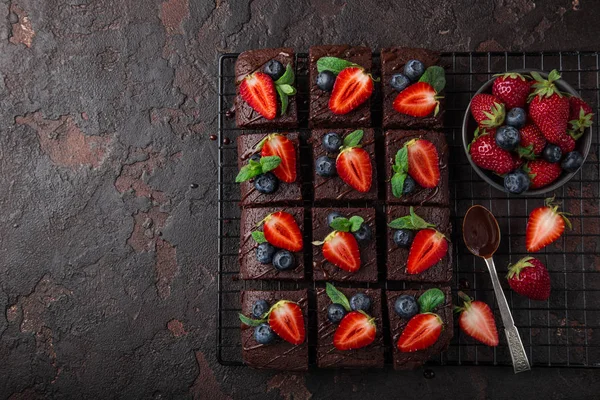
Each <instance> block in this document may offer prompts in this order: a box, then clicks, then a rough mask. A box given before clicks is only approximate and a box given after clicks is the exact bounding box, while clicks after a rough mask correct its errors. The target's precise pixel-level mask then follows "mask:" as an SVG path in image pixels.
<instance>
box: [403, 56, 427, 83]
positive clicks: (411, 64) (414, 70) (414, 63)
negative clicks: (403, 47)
mask: <svg viewBox="0 0 600 400" xmlns="http://www.w3.org/2000/svg"><path fill="white" fill-rule="evenodd" d="M423 72H425V66H424V65H423V63H422V62H421V61H419V60H409V61H408V62H407V63H406V64H405V65H404V75H406V77H407V78H408V79H410V80H411V81H413V82H415V81H418V80H419V78H420V77H421V75H423Z"/></svg>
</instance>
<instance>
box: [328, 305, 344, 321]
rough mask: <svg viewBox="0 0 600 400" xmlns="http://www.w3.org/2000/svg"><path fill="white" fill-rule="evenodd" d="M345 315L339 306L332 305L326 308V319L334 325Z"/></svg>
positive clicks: (342, 308) (342, 307)
mask: <svg viewBox="0 0 600 400" xmlns="http://www.w3.org/2000/svg"><path fill="white" fill-rule="evenodd" d="M344 315H346V309H345V308H344V306H342V305H341V304H337V303H333V304H330V305H329V307H327V318H328V319H329V320H330V321H331V322H333V323H334V324H337V323H339V322H340V321H341V320H342V318H344Z"/></svg>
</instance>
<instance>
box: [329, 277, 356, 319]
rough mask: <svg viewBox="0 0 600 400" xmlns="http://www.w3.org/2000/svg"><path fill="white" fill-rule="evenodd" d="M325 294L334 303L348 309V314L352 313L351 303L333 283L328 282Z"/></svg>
mask: <svg viewBox="0 0 600 400" xmlns="http://www.w3.org/2000/svg"><path fill="white" fill-rule="evenodd" d="M325 292H326V293H327V296H329V299H331V302H332V303H335V304H341V305H342V307H344V308H345V309H346V311H347V312H350V311H352V309H351V308H350V302H349V301H348V298H347V297H346V295H345V294H344V293H342V292H340V291H339V290H337V289H336V288H335V286H333V285H332V284H331V283H329V282H327V283H326V285H325Z"/></svg>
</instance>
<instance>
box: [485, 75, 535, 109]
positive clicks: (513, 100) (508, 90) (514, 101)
mask: <svg viewBox="0 0 600 400" xmlns="http://www.w3.org/2000/svg"><path fill="white" fill-rule="evenodd" d="M496 76H497V78H496V80H495V81H494V83H493V85H492V94H493V95H494V96H496V97H497V98H498V99H500V101H502V102H504V105H505V106H506V108H507V109H511V108H515V107H520V108H523V107H525V103H527V96H529V89H530V86H529V82H528V81H527V80H526V79H525V77H524V76H523V75H521V74H518V73H516V72H510V73H507V74H498V75H496Z"/></svg>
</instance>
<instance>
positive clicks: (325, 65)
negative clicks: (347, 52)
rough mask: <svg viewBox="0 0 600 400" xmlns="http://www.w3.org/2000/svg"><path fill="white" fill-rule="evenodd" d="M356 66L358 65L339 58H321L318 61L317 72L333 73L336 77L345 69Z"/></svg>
mask: <svg viewBox="0 0 600 400" xmlns="http://www.w3.org/2000/svg"><path fill="white" fill-rule="evenodd" d="M354 66H356V64H354V63H352V62H350V61H346V60H343V59H341V58H337V57H321V58H319V59H318V60H317V71H319V72H323V71H331V72H333V73H334V74H336V75H337V74H339V73H340V72H342V70H343V69H345V68H348V67H354Z"/></svg>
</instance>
